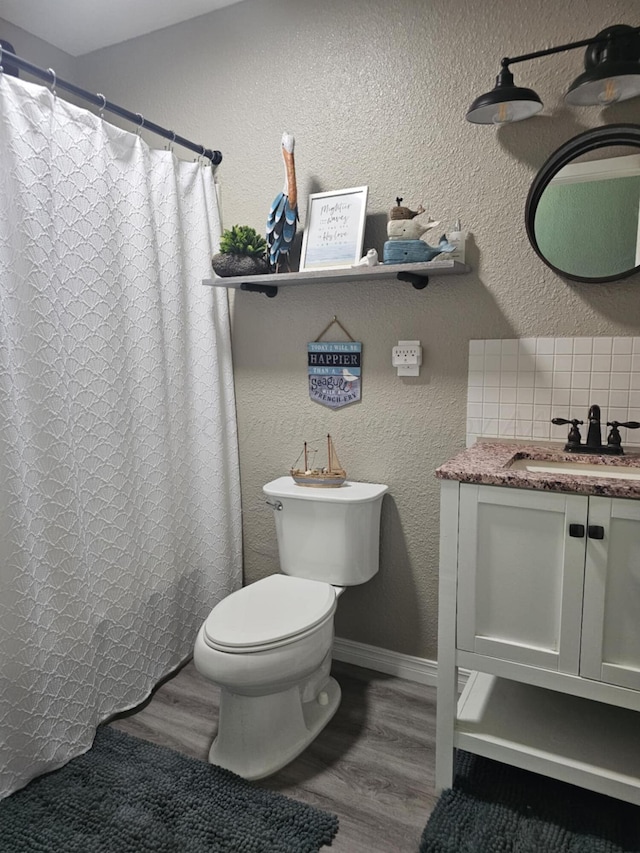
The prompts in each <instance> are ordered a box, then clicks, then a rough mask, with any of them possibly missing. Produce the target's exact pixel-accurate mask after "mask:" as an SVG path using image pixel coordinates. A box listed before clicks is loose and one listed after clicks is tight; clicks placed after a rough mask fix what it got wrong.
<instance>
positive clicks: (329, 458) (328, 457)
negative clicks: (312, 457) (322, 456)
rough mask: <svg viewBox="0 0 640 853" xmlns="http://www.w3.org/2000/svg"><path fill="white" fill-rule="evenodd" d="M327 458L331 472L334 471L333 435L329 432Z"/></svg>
mask: <svg viewBox="0 0 640 853" xmlns="http://www.w3.org/2000/svg"><path fill="white" fill-rule="evenodd" d="M327 460H328V462H329V473H331V472H332V471H333V459H332V458H331V436H330V435H329V433H327Z"/></svg>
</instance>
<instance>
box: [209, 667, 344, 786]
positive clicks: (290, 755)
mask: <svg viewBox="0 0 640 853" xmlns="http://www.w3.org/2000/svg"><path fill="white" fill-rule="evenodd" d="M340 696H341V692H340V685H339V684H338V682H337V681H336V680H335V679H334V678H331V677H330V676H329V677H328V678H327V680H326V682H325V683H324V684H323V686H322V688H321V689H320V690H319V691H318V692H317V694H316V697H315V698H313V699H311V700H310V701H308V702H303V701H302V698H301V697H302V691H301V686H300V685H295V686H294V687H290V688H289V689H288V690H283V691H282V692H281V693H272V694H270V695H268V696H240V695H238V694H237V693H231V692H230V691H229V690H226V689H225V688H222V690H221V696H220V721H219V725H218V736H217V737H216V739H215V740H214V742H213V744H212V745H211V749H210V751H209V761H210V762H211V764H217V765H218V766H219V767H225V768H226V769H227V770H231V771H232V772H233V773H237V774H238V776H242V777H243V778H244V779H264V778H265V777H266V776H271V774H272V773H275V772H276V771H277V770H280V768H281V767H284V766H285V764H288V763H289V762H290V761H293V759H294V758H295V757H296V756H297V755H300V753H301V752H303V751H304V750H305V749H306V748H307V746H309V744H310V743H311V742H312V741H313V740H314V739H315V738H316V737H317V736H318V734H320V732H321V731H322V729H323V728H324V727H325V726H326V725H327V723H328V722H329V720H330V719H331V718H332V717H333V715H334V714H335V712H336V711H337V710H338V705H339V704H340Z"/></svg>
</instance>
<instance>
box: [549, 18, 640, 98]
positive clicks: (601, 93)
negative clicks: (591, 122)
mask: <svg viewBox="0 0 640 853" xmlns="http://www.w3.org/2000/svg"><path fill="white" fill-rule="evenodd" d="M608 37H611V39H610V40H608V41H605V42H599V43H596V44H592V45H590V46H589V47H588V48H587V50H586V52H585V58H584V67H585V71H584V72H583V73H582V74H581V75H580V76H579V77H578V78H577V79H576V80H574V82H573V83H572V84H571V86H570V87H569V91H568V92H567V94H566V95H565V101H566V102H567V103H568V104H572V105H573V106H581V107H587V106H606V105H607V104H613V103H615V102H617V101H626V100H628V99H629V98H635V97H636V96H637V95H640V35H638V33H637V32H636V30H635V29H634V28H633V27H629V26H626V25H625V24H618V25H617V26H615V27H609V28H608V29H606V30H602V32H600V33H598V36H597V38H608Z"/></svg>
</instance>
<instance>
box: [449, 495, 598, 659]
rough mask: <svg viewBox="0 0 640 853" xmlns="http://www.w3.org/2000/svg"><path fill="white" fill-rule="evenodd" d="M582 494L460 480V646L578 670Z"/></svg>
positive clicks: (583, 540)
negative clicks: (480, 484)
mask: <svg viewBox="0 0 640 853" xmlns="http://www.w3.org/2000/svg"><path fill="white" fill-rule="evenodd" d="M587 506H588V499H587V498H586V497H584V496H582V495H569V494H562V493H559V492H539V491H533V490H528V489H509V488H501V487H496V486H477V485H472V484H466V483H463V484H461V487H460V510H459V520H458V522H459V526H458V531H459V551H458V612H457V645H458V648H460V649H464V650H466V651H470V652H475V653H476V654H481V655H486V656H489V657H494V658H501V659H503V660H509V661H514V662H517V663H523V664H528V665H530V666H537V667H543V668H545V669H552V670H558V671H561V672H568V673H573V674H577V673H578V672H579V659H580V633H581V622H582V593H583V582H584V563H585V547H586V541H587V539H586V535H585V528H586V524H587Z"/></svg>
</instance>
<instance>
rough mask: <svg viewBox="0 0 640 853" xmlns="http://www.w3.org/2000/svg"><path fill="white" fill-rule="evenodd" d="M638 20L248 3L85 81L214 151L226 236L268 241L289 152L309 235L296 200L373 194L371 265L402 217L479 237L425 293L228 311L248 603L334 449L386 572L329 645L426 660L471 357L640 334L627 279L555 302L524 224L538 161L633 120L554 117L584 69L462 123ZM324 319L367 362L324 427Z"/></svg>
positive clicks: (107, 53)
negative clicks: (328, 447) (320, 357)
mask: <svg viewBox="0 0 640 853" xmlns="http://www.w3.org/2000/svg"><path fill="white" fill-rule="evenodd" d="M637 13H638V3H637V0H610V2H609V3H608V4H606V5H605V4H603V3H602V2H601V0H565V2H563V3H561V4H560V3H556V2H555V0H497V2H493V3H477V2H471V0H467V2H459V0H458V2H456V0H430V2H424V0H366V2H365V0H358V2H349V3H345V2H343V0H324V2H322V3H318V2H311V0H245V2H243V3H240V4H239V5H236V6H232V7H228V8H225V9H222V10H219V11H217V12H214V13H212V14H210V15H207V16H203V17H201V18H198V19H196V20H193V21H190V22H187V23H185V24H181V25H179V26H175V27H171V28H169V29H166V30H162V31H159V32H157V33H154V34H151V35H149V36H145V37H142V38H139V39H135V40H132V41H130V42H126V43H124V44H122V45H119V46H116V47H113V48H108V49H105V50H102V51H98V52H96V53H93V54H89V55H88V56H86V57H83V58H81V59H80V60H78V61H77V67H76V71H77V72H78V76H79V77H80V79H81V80H82V81H83V85H85V86H86V87H87V88H90V89H92V90H93V91H100V92H104V93H105V94H106V96H107V97H108V98H109V99H110V100H113V101H116V102H119V103H121V104H122V105H123V106H126V107H128V108H129V109H131V110H133V111H136V112H137V111H140V112H142V113H144V114H145V115H147V116H148V117H149V118H150V119H152V120H153V121H155V122H157V123H159V124H163V125H165V126H167V127H172V128H175V129H176V131H178V132H179V133H181V134H183V135H184V136H186V137H188V138H191V139H194V140H196V141H198V142H203V143H205V144H206V145H207V146H209V147H214V148H219V149H220V150H222V152H223V154H224V161H223V163H222V165H221V166H220V167H219V169H218V175H219V180H220V184H221V187H222V205H223V218H224V223H225V225H227V226H230V225H233V224H236V223H241V224H251V225H253V226H254V227H256V228H257V229H258V230H260V231H261V230H262V229H263V228H264V222H265V218H266V214H267V210H268V207H269V204H270V202H271V200H272V198H273V197H274V196H275V194H276V193H277V192H278V191H279V190H280V189H281V187H282V182H283V169H282V162H281V157H280V137H281V134H282V132H283V131H284V130H288V131H290V132H293V133H294V134H295V136H296V166H297V172H298V187H299V194H300V198H301V200H302V206H301V218H302V225H304V219H305V215H306V211H305V203H304V200H305V199H306V198H307V196H308V194H309V193H310V192H316V191H320V190H331V189H339V188H343V187H349V186H359V185H361V184H367V185H368V186H369V208H368V210H369V224H368V227H367V234H366V237H365V248H370V247H372V246H375V247H377V248H378V250H381V248H382V243H383V241H384V233H385V222H386V213H387V210H388V208H390V207H391V206H392V205H393V204H394V199H395V197H396V196H397V195H400V196H403V197H404V199H405V203H408V204H410V205H411V206H414V205H417V204H418V203H422V204H424V206H425V207H426V209H427V210H428V211H429V212H430V213H431V215H433V216H434V217H435V218H438V219H442V220H443V221H444V224H446V226H447V227H450V226H451V224H452V223H453V221H454V219H455V218H456V217H457V216H460V217H461V219H462V221H463V225H464V226H465V227H466V228H468V229H469V230H470V231H471V232H472V234H473V237H472V240H471V243H470V245H469V247H468V251H467V256H468V262H469V263H470V264H471V265H472V266H473V268H474V271H473V273H472V274H470V275H466V276H460V277H456V278H449V277H443V278H440V279H438V278H434V279H433V280H432V282H431V283H430V284H429V287H428V288H427V289H426V290H423V291H417V290H414V289H413V288H412V287H411V286H410V285H407V284H401V283H399V282H394V281H380V280H376V281H371V282H369V283H368V282H366V281H358V282H356V283H353V282H352V283H345V284H336V285H324V286H313V287H309V286H304V287H299V288H297V289H293V288H291V289H284V290H282V291H281V293H280V294H279V295H278V296H277V297H276V298H275V299H267V298H266V297H263V296H259V295H255V294H245V293H242V294H238V295H236V296H235V298H234V299H233V349H234V369H235V380H236V392H237V407H238V422H239V431H240V456H241V466H242V491H243V504H244V537H245V539H244V547H245V579H246V581H249V582H250V581H254V580H256V579H258V578H260V577H263V576H265V575H267V574H269V573H272V572H275V571H277V569H278V563H277V548H276V542H275V535H274V527H273V520H272V518H271V515H270V511H267V509H266V508H265V506H264V503H263V500H262V494H261V486H262V484H263V483H265V482H267V481H268V480H270V479H272V478H274V477H277V476H279V475H281V474H283V473H285V472H286V471H287V469H288V467H289V466H290V464H291V463H292V462H293V461H294V459H295V457H296V455H297V453H298V448H299V445H300V442H301V441H302V439H303V438H305V437H307V438H309V437H316V436H319V435H323V434H324V433H326V432H327V431H330V432H331V433H332V435H333V436H334V437H335V440H336V444H337V448H338V452H339V454H340V458H341V460H342V461H343V463H344V464H345V466H346V468H347V470H348V473H349V476H350V477H351V478H353V479H357V480H368V481H371V482H383V483H387V484H388V485H389V489H390V494H389V496H388V497H386V498H385V503H384V508H383V524H382V552H381V567H380V572H379V574H378V576H377V577H376V578H374V579H373V580H372V581H371V582H369V583H368V584H366V585H364V586H362V587H358V588H354V589H351V590H349V591H348V592H347V593H346V594H345V595H344V596H343V598H342V599H341V602H340V607H339V610H338V616H337V633H338V634H339V635H340V636H342V637H346V638H350V639H353V640H358V641H361V642H365V643H371V644H374V645H377V646H381V647H384V648H388V649H392V650H395V651H398V652H402V653H407V654H413V655H420V656H424V657H427V658H434V657H435V656H436V621H437V592H438V516H439V505H438V483H437V481H436V479H435V477H434V469H435V468H436V467H437V466H438V465H439V464H440V463H442V462H444V461H445V460H446V459H447V458H448V457H450V456H452V455H453V454H454V453H456V452H457V451H459V450H460V449H462V447H463V446H464V436H465V399H466V372H467V351H468V341H469V339H472V338H494V337H495V338H514V337H521V336H525V335H526V336H538V335H549V336H573V335H589V336H593V335H599V334H607V335H611V334H618V335H627V334H633V335H637V334H640V298H639V290H638V285H639V284H640V280H639V279H638V277H637V276H636V277H634V278H632V279H628V280H626V281H624V282H620V283H617V284H614V285H589V286H587V285H580V284H569V283H567V282H565V281H562V280H561V279H559V278H557V277H556V276H555V275H554V274H553V273H552V272H551V271H550V270H548V269H547V268H546V267H544V266H543V265H542V264H541V263H540V261H539V260H538V259H537V257H536V256H535V255H534V253H533V251H532V250H531V248H530V247H529V244H528V242H527V238H526V234H525V229H524V221H523V216H524V205H525V200H526V196H527V191H528V188H529V185H530V183H531V180H532V178H533V176H534V174H535V173H536V171H537V169H538V168H539V167H540V166H541V165H542V163H543V162H544V160H545V159H546V158H547V157H548V155H549V154H550V153H551V152H552V151H553V150H554V149H555V148H557V147H558V146H559V145H560V144H561V143H563V142H565V141H566V140H567V139H569V138H570V137H572V136H574V135H575V134H577V133H579V132H580V131H582V130H585V129H587V128H588V127H592V126H596V125H599V124H602V123H611V122H621V121H626V122H629V121H638V120H639V119H640V101H639V100H637V99H636V100H635V101H631V102H627V103H626V104H620V105H618V106H614V107H611V108H609V109H606V110H602V111H601V110H599V109H597V108H589V109H586V110H585V109H583V110H580V111H579V110H577V109H575V110H572V109H569V108H565V107H564V106H563V105H562V96H563V93H564V91H565V90H566V88H567V87H568V85H569V84H570V83H571V82H572V80H573V79H574V78H575V77H576V76H577V75H578V73H580V71H581V68H582V58H583V53H582V51H581V50H580V51H573V52H570V53H567V54H563V55H558V56H551V57H548V58H545V59H540V60H536V61H535V62H530V63H526V64H524V65H521V66H514V69H513V70H514V74H515V77H516V82H517V83H518V84H520V85H526V86H531V87H533V88H535V89H536V90H537V91H538V93H539V94H540V96H541V97H542V99H543V101H544V102H545V107H546V109H545V111H544V113H543V114H541V115H540V116H539V117H537V118H534V119H532V120H530V121H527V122H522V123H519V124H515V125H513V126H511V127H505V128H503V129H501V130H499V131H497V132H496V131H495V130H494V129H493V128H482V127H476V126H473V125H471V124H469V123H467V122H465V120H464V114H465V112H466V109H467V107H468V105H469V103H470V102H471V100H472V99H473V98H474V97H476V96H477V95H479V94H480V93H482V92H484V91H487V90H488V89H489V88H491V87H492V86H493V82H494V80H495V76H496V74H497V73H498V70H499V61H500V59H501V57H502V56H504V55H512V56H513V55H516V54H519V53H525V52H529V51H531V50H536V49H540V48H543V47H548V46H551V45H554V44H561V43H563V42H566V41H570V40H572V39H579V38H585V37H588V36H591V35H595V33H596V32H598V31H599V30H601V29H603V28H604V27H605V26H608V25H611V24H615V23H628V24H633V25H637V24H638V19H637V17H638V16H637ZM150 141H151V142H153V141H154V140H151V139H150ZM198 286H199V284H198V282H194V287H198ZM334 314H335V315H337V316H338V318H339V320H340V321H341V322H342V323H343V324H344V325H345V326H346V328H347V329H348V330H349V332H350V333H351V334H352V336H353V337H354V338H355V339H356V340H360V341H362V342H363V365H364V369H363V383H362V389H363V392H362V393H363V397H362V402H360V403H359V404H356V405H353V406H350V407H347V408H345V409H343V410H341V411H338V412H331V411H329V410H328V409H325V408H324V407H321V406H319V405H317V404H314V403H312V402H311V401H310V400H309V398H308V395H307V389H306V373H305V370H306V350H305V347H306V343H307V342H308V341H311V340H314V339H315V338H316V337H317V335H318V334H319V333H320V331H321V330H322V329H323V327H324V326H325V325H326V324H327V323H328V322H329V321H330V320H331V318H332V317H333V316H334ZM399 339H419V340H420V341H422V344H423V347H424V366H423V369H422V373H421V375H420V377H419V378H417V379H404V380H403V379H398V378H397V376H396V375H395V370H394V369H392V367H391V364H390V360H391V348H392V347H393V346H394V345H395V344H396V342H397V341H398V340H399ZM319 547H321V545H320V546H319Z"/></svg>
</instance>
